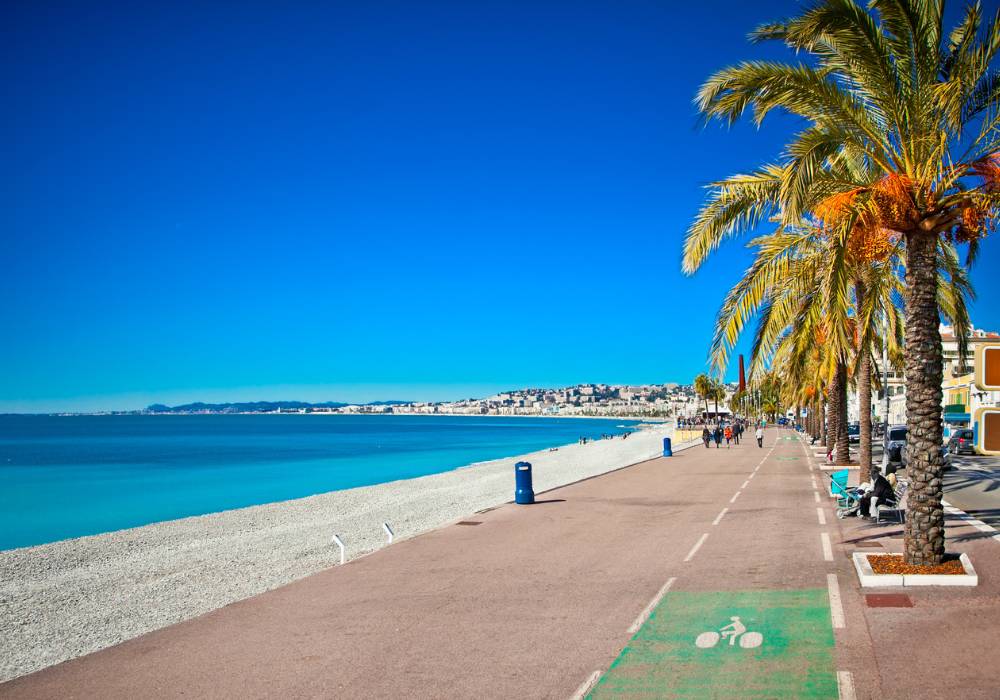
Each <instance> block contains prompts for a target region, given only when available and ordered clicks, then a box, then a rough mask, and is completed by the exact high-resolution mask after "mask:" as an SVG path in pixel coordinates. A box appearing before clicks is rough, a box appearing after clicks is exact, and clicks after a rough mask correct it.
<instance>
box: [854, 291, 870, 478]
mask: <svg viewBox="0 0 1000 700" xmlns="http://www.w3.org/2000/svg"><path fill="white" fill-rule="evenodd" d="M866 291H867V290H866V289H865V283H864V281H863V280H860V279H859V280H856V281H855V283H854V294H855V297H856V301H857V305H858V310H859V311H860V309H861V306H862V304H864V300H865V293H866ZM863 335H864V333H863V332H862V330H861V329H860V328H859V329H858V336H859V337H861V336H863ZM858 353H860V354H859V356H858V427H859V431H858V438H859V442H860V444H859V445H858V462H860V464H861V476H862V478H864V476H865V475H866V474H868V472H869V471H871V468H872V356H871V350H870V348H869V346H868V345H867V344H859V345H858Z"/></svg>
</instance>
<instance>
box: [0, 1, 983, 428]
mask: <svg viewBox="0 0 1000 700" xmlns="http://www.w3.org/2000/svg"><path fill="white" fill-rule="evenodd" d="M794 8H795V5H794V4H792V5H790V4H789V3H788V2H787V0H768V1H767V2H759V3H751V4H748V3H738V2H723V1H714V2H713V1H708V2H702V3H685V4H671V3H660V2H635V3H611V2H585V3H576V4H573V5H566V4H563V3H547V2H539V3H531V4H523V3H522V4H518V3H515V4H514V5H511V4H509V3H500V2H481V3H480V2H477V3H452V2H441V3H429V4H428V3H424V4H420V5H415V4H412V3H331V4H322V5H306V4H292V5H283V6H280V7H279V6H277V5H267V4H264V5H253V4H248V5H244V6H241V7H240V10H239V12H234V11H233V10H232V9H231V8H229V7H226V6H224V5H222V4H212V3H199V4H196V5H195V4H192V5H185V4H184V3H180V4H167V5H158V6H150V5H147V4H132V3H121V2H119V3H115V2H111V3H105V4H102V5H100V6H90V5H76V6H74V5H67V6H61V7H53V6H49V5H44V4H37V3H8V4H6V5H5V6H4V7H3V8H2V9H0V13H2V17H3V21H2V22H0V33H2V35H3V39H4V41H3V42H0V57H2V60H0V75H2V80H3V84H4V86H5V88H6V91H5V95H6V97H7V104H9V105H11V106H12V107H11V108H10V109H8V110H7V113H6V114H5V116H4V119H5V126H6V128H5V129H3V130H0V147H2V148H3V150H4V153H5V156H6V157H5V164H6V167H5V168H4V169H3V171H2V174H0V230H2V231H3V236H4V246H3V253H2V255H3V258H2V260H3V263H4V274H3V275H0V298H2V299H3V300H4V301H3V303H2V304H0V327H2V328H3V329H4V341H3V342H2V343H0V367H3V373H2V374H0V412H13V411H17V412H22V411H27V412H38V411H63V410H66V411H72V410H77V411H94V410H106V409H128V408H137V407H142V406H144V405H148V404H149V403H157V402H159V403H183V402H188V401H199V400H201V401H233V400H253V399H302V400H318V401H322V400H346V401H355V400H358V401H360V400H387V399H401V400H438V399H442V400H445V399H450V398H462V397H463V395H464V394H468V395H470V396H472V395H476V394H478V393H483V392H489V391H500V390H503V389H513V388H520V387H525V386H540V387H541V386H544V387H558V386H568V385H572V384H578V383H584V382H606V383H615V384H650V383H655V384H661V383H665V382H681V383H683V382H688V381H690V380H691V379H692V378H693V377H694V376H695V375H696V374H698V373H699V372H702V371H705V370H706V369H707V366H706V357H707V353H708V345H709V342H710V339H711V336H712V328H713V320H714V316H715V313H716V311H717V310H718V307H719V305H720V303H721V301H722V299H723V296H724V292H725V291H726V290H727V289H728V288H729V286H730V285H731V284H732V283H733V282H735V281H736V279H738V277H739V276H740V273H741V272H742V270H743V269H744V268H745V267H746V266H747V265H748V264H749V261H750V258H749V255H748V252H747V251H746V250H745V248H744V246H743V245H742V242H740V241H734V242H732V243H730V244H727V245H726V246H724V247H723V249H722V250H720V251H719V253H718V255H714V256H713V257H712V258H711V259H710V260H709V261H708V263H707V264H706V265H705V266H704V268H703V269H702V270H701V271H699V273H698V274H697V275H695V276H694V277H690V278H688V277H684V276H683V275H682V274H681V272H680V256H681V243H682V240H683V236H684V232H685V230H686V229H687V227H688V225H689V223H690V222H691V220H692V218H693V217H694V215H695V213H696V212H697V209H698V206H699V205H700V204H701V202H702V201H703V196H704V186H705V185H706V183H708V182H711V181H712V180H714V179H720V178H723V177H726V176H728V175H730V174H732V173H734V172H738V171H741V170H743V171H745V170H748V169H750V168H753V167H755V166H757V165H758V164H760V163H761V162H763V161H765V160H768V159H770V158H772V157H773V156H774V154H775V153H776V152H777V151H778V150H779V148H780V147H781V145H783V144H784V143H785V142H786V140H787V135H788V131H789V127H790V126H792V127H794V126H795V125H796V124H797V122H796V121H795V120H793V119H791V118H789V117H783V116H780V115H775V117H774V119H773V120H771V119H769V120H768V121H767V122H765V124H764V126H763V127H762V128H761V129H760V130H759V131H758V130H757V129H755V128H754V127H753V126H752V125H750V124H748V123H740V124H738V125H736V126H735V127H733V128H732V129H726V128H724V127H721V126H720V125H718V124H711V125H709V126H707V127H704V128H702V126H701V125H700V124H699V120H698V116H697V114H696V111H695V108H694V106H693V104H692V99H693V97H694V94H695V92H696V90H697V88H698V86H699V85H700V84H701V83H702V81H704V80H705V79H706V78H707V77H708V76H709V75H710V74H711V73H712V72H713V71H714V70H717V69H719V68H721V67H722V66H725V65H727V64H730V63H733V62H735V61H739V60H745V59H751V58H760V59H773V58H781V57H784V56H786V55H787V54H786V52H785V51H784V50H783V49H782V48H781V47H780V46H776V45H770V44H769V45H765V46H753V45H750V44H749V43H748V42H747V41H746V35H747V33H748V32H750V31H751V30H753V29H754V28H755V27H756V26H758V25H760V24H762V23H764V22H767V21H771V20H775V19H779V18H782V17H785V16H787V15H788V14H789V13H791V12H793V11H794ZM949 11H950V12H957V11H960V7H959V6H957V5H956V6H954V7H951V8H950V10H949ZM720 17H725V18H726V21H725V22H719V21H718V20H719V18H720ZM998 259H1000V252H998V249H997V247H996V246H995V245H984V246H983V249H982V254H981V259H980V261H979V263H978V265H977V267H976V268H974V269H973V272H972V279H973V282H974V284H975V287H976V291H977V294H978V298H979V301H977V302H975V303H974V304H973V305H972V316H973V321H974V323H975V324H976V325H977V326H978V327H982V328H987V329H998V328H1000V309H998V308H997V305H996V304H995V303H992V304H991V303H990V301H991V300H995V299H997V298H1000V276H997V275H990V274H988V273H987V272H986V271H988V270H989V268H990V266H991V265H993V264H995V263H996V262H997V260H998ZM746 348H747V344H746V343H743V344H742V345H741V346H739V348H738V349H737V351H740V350H742V351H744V352H746ZM734 357H735V356H734ZM735 373H736V366H735V362H733V363H732V365H731V367H730V368H729V372H728V374H727V379H734V378H735Z"/></svg>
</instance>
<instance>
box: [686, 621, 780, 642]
mask: <svg viewBox="0 0 1000 700" xmlns="http://www.w3.org/2000/svg"><path fill="white" fill-rule="evenodd" d="M729 619H730V620H731V622H730V623H729V624H728V625H726V626H725V627H721V628H720V629H719V631H718V632H702V633H701V634H699V635H698V637H697V638H696V639H695V640H694V645H695V646H696V647H698V648H699V649H711V648H712V647H714V646H715V645H716V644H718V643H719V641H720V640H724V639H726V638H727V637H728V638H729V646H736V640H737V639H739V640H740V648H741V649H753V648H755V647H759V646H760V645H761V644H763V643H764V635H762V634H761V633H760V632H747V628H746V626H745V625H744V624H743V623H742V622H740V618H739V615H734V616H732V617H730V618H729Z"/></svg>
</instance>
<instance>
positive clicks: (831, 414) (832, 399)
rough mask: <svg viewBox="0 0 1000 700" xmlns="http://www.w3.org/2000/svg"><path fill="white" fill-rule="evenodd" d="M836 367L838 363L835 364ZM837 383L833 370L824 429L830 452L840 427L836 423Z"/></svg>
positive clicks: (835, 373)
mask: <svg viewBox="0 0 1000 700" xmlns="http://www.w3.org/2000/svg"><path fill="white" fill-rule="evenodd" d="M837 367H838V369H839V367H840V365H839V364H838V365H837ZM839 386H840V385H839V384H838V375H837V372H834V374H833V376H832V377H831V378H830V396H829V398H828V399H827V402H826V414H827V424H828V426H827V430H826V446H827V448H828V449H829V451H830V452H833V451H834V450H835V449H836V447H837V435H838V434H839V431H840V428H839V426H838V424H839V423H840V388H839Z"/></svg>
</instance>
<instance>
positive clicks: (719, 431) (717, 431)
mask: <svg viewBox="0 0 1000 700" xmlns="http://www.w3.org/2000/svg"><path fill="white" fill-rule="evenodd" d="M721 446H722V427H721V426H718V425H717V426H715V449H719V448H720V447H721Z"/></svg>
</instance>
